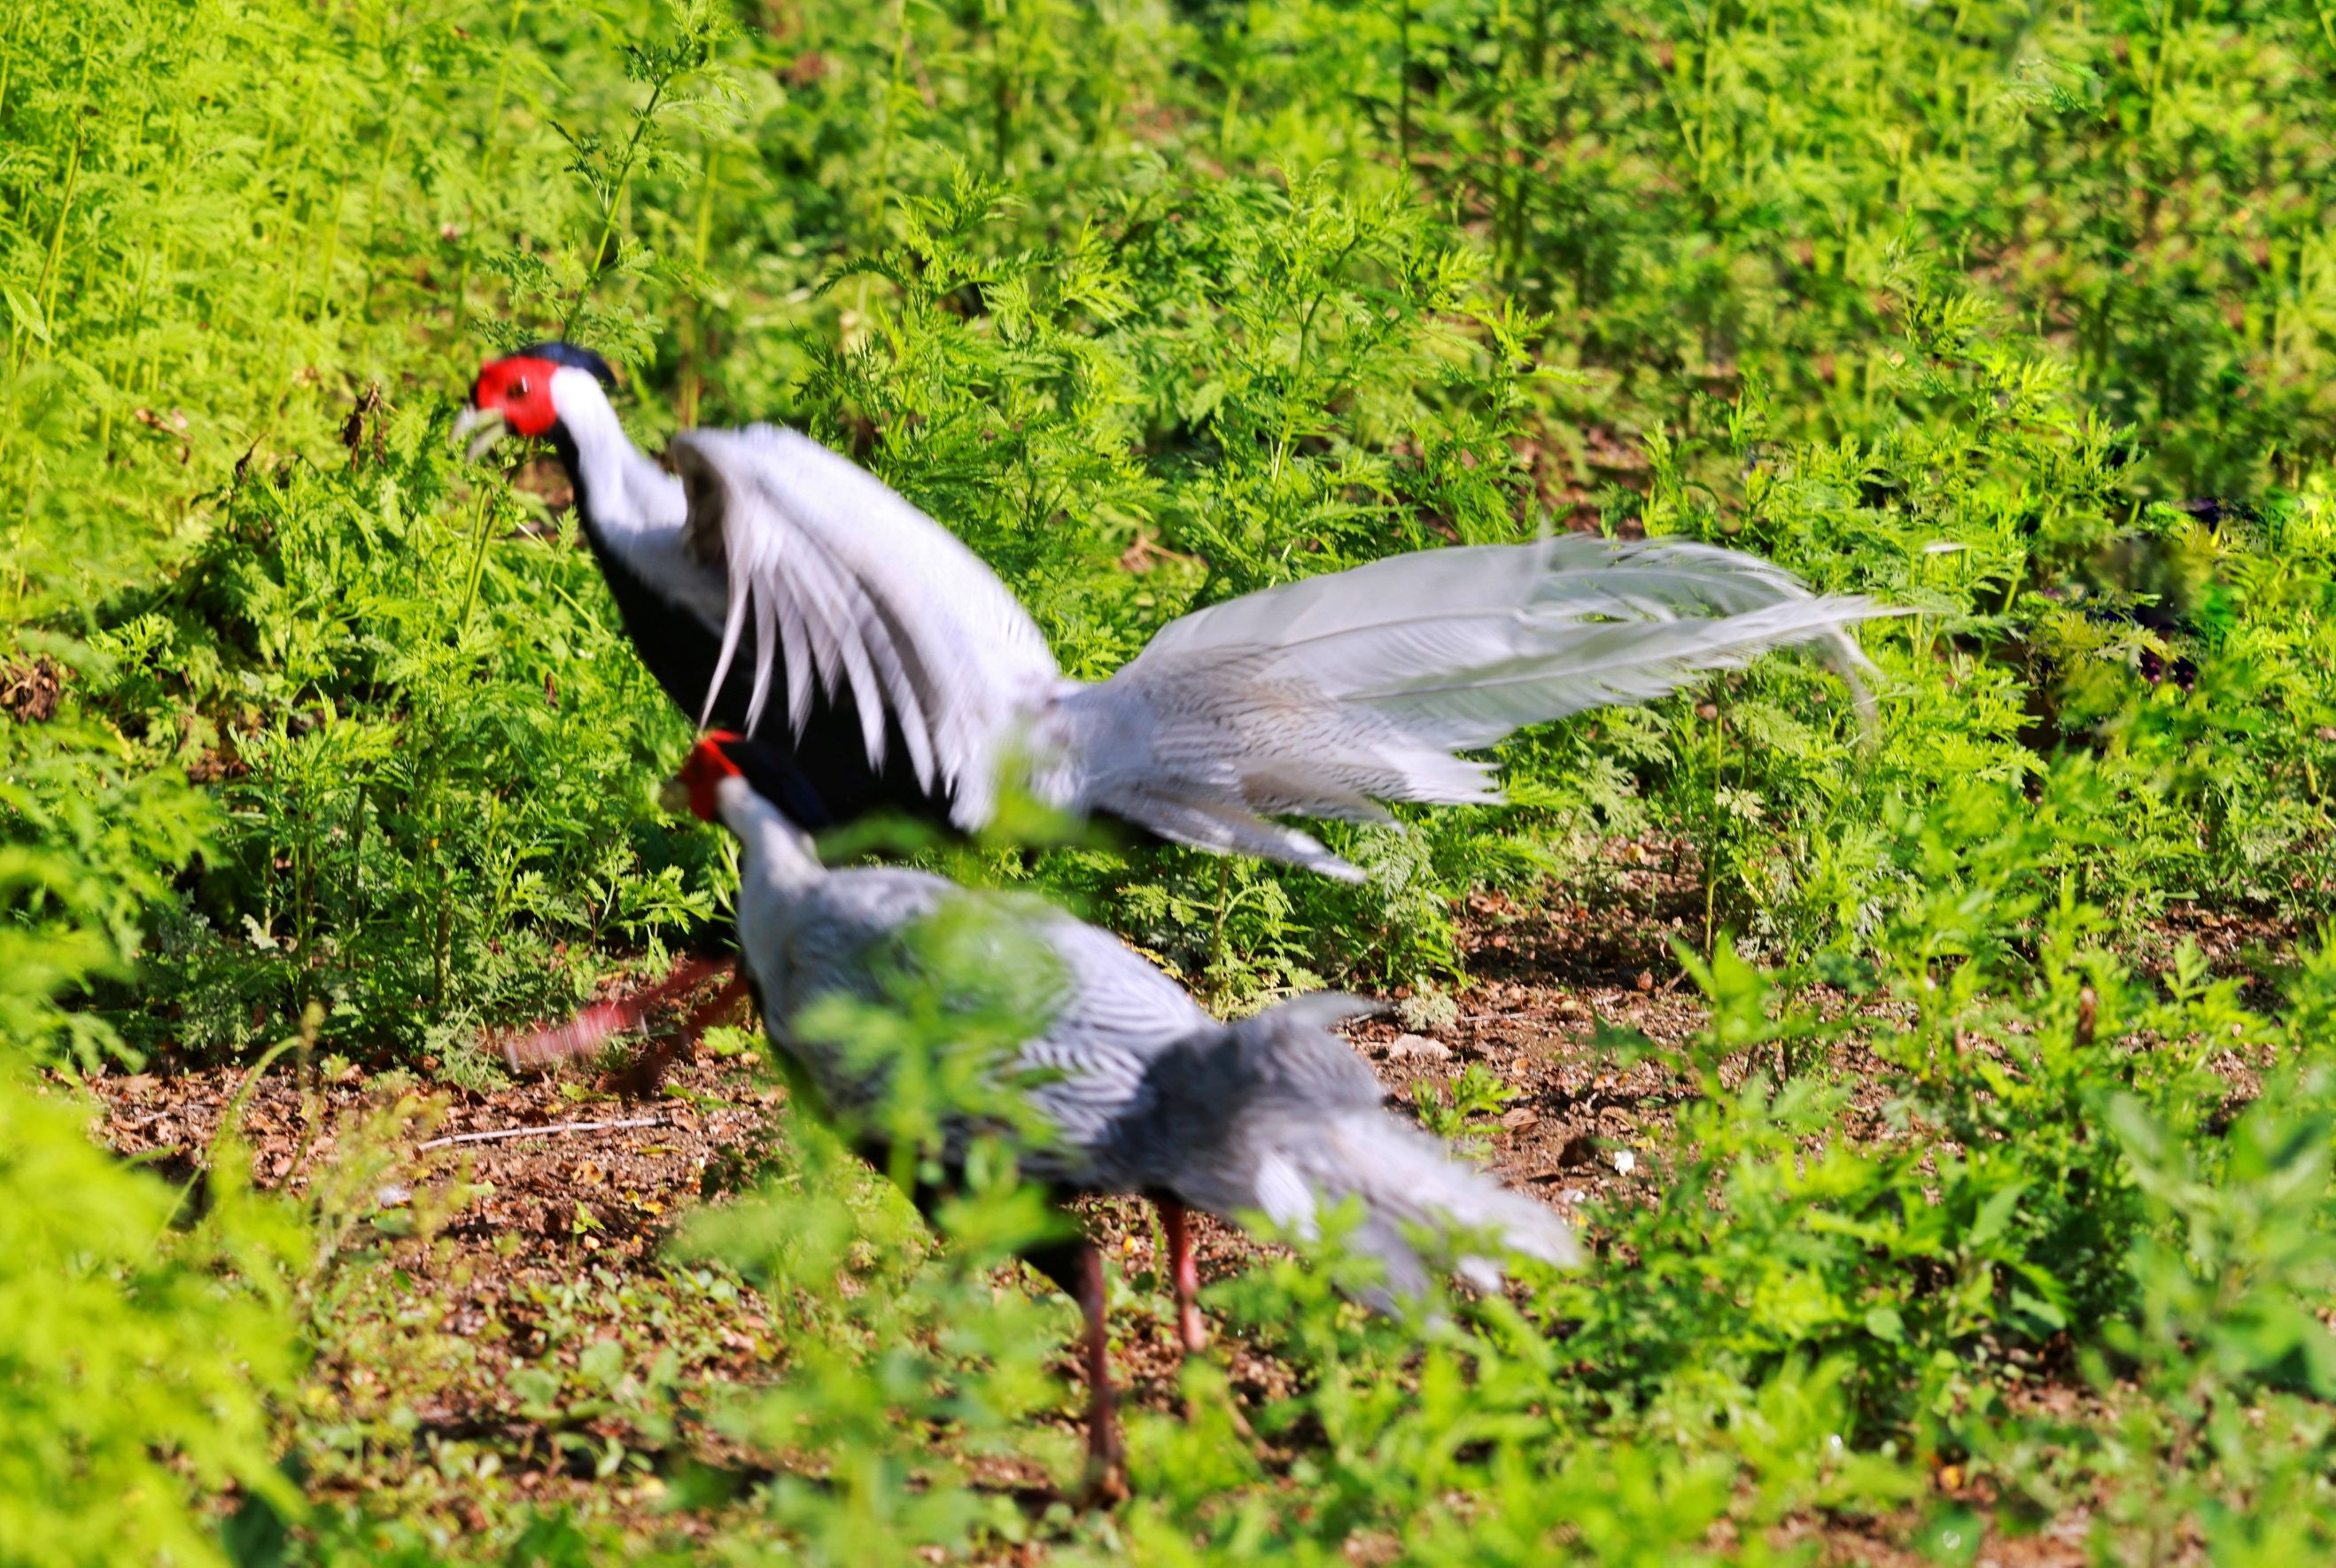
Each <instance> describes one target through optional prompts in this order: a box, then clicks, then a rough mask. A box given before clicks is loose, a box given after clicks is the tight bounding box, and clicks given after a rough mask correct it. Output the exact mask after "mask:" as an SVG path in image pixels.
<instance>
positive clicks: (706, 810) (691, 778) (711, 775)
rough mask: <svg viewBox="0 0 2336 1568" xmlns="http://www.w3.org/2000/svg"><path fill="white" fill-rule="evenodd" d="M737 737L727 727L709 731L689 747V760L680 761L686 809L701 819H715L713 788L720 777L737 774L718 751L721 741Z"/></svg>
mask: <svg viewBox="0 0 2336 1568" xmlns="http://www.w3.org/2000/svg"><path fill="white" fill-rule="evenodd" d="M737 738H738V737H737V736H736V735H732V734H731V733H730V732H729V731H728V730H720V729H717V730H712V731H709V732H707V733H706V735H703V736H701V737H700V738H699V740H698V743H697V744H696V745H695V746H693V747H691V748H690V752H689V760H688V761H687V762H686V763H683V764H682V765H681V782H682V783H684V784H687V785H688V786H689V809H690V812H691V813H693V814H694V815H696V817H697V818H698V819H699V820H701V821H704V822H709V823H710V822H714V821H716V820H717V818H718V812H719V806H718V803H717V802H716V801H715V790H716V789H717V788H719V787H720V785H721V783H722V781H723V780H724V779H726V778H736V777H737V776H738V765H737V764H736V763H734V762H732V761H731V760H730V759H729V758H728V757H727V756H725V755H723V753H722V748H723V746H724V745H726V744H728V743H729V742H731V741H735V740H736V739H737Z"/></svg>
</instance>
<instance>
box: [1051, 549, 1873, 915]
mask: <svg viewBox="0 0 2336 1568" xmlns="http://www.w3.org/2000/svg"><path fill="white" fill-rule="evenodd" d="M1890 613H1894V612H1893V611H1890V610H1887V609H1883V608H1882V607H1880V606H1877V605H1875V604H1874V603H1873V602H1872V601H1871V600H1868V599H1860V598H1845V597H1820V596H1817V595H1814V594H1811V593H1810V592H1809V591H1808V590H1807V589H1806V588H1804V587H1803V586H1802V585H1801V583H1800V582H1799V581H1798V579H1796V578H1794V577H1793V576H1792V574H1791V573H1789V572H1787V571H1785V570H1782V569H1781V568H1779V567H1777V566H1776V565H1774V564H1773V563H1771V562H1768V561H1765V560H1759V559H1758V558H1757V557H1753V556H1748V555H1745V554H1742V553H1740V552H1738V551H1735V550H1719V549H1716V548H1713V547H1711V546H1708V545H1700V544H1694V543H1683V542H1669V541H1643V542H1630V541H1611V540H1604V539H1597V538H1591V537H1586V536H1581V535H1574V536H1569V537H1566V538H1562V539H1554V540H1544V541H1540V542H1538V543H1535V544H1528V545H1483V546H1475V547H1466V548H1455V549H1450V550H1426V551H1422V552H1419V553H1416V554H1412V555H1404V556H1397V557H1393V558H1390V559H1388V560H1381V561H1376V562H1373V563H1372V564H1370V565H1368V566H1363V567H1358V568H1355V569H1354V570H1349V571H1342V572H1337V573H1333V574H1329V575H1327V576H1323V577H1318V578H1311V579H1306V580H1303V581H1299V582H1293V583H1288V584H1285V585H1283V586H1281V587H1278V588H1272V589H1264V590H1263V591H1261V592H1258V593H1253V594H1249V595H1247V596H1245V597H1243V598H1241V599H1233V600H1231V601H1229V602H1227V603H1224V604H1221V605H1216V606H1213V607H1212V608H1210V609H1203V610H1199V611H1196V612H1194V613H1193V614H1192V615H1188V616H1185V617H1184V618H1182V619H1180V620H1177V621H1175V622H1173V623H1172V624H1171V625H1169V626H1168V627H1166V628H1163V630H1162V631H1161V632H1160V634H1159V635H1158V636H1156V637H1154V638H1153V639H1152V641H1151V643H1150V645H1149V646H1147V647H1146V648H1144V651H1143V652H1142V653H1141V654H1139V655H1137V656H1136V657H1135V658H1134V659H1133V660H1131V661H1130V662H1129V663H1128V664H1127V666H1126V667H1124V668H1123V669H1122V670H1120V672H1119V673H1118V674H1117V675H1115V676H1114V677H1112V678H1111V679H1110V680H1108V681H1106V682H1105V683H1103V684H1102V685H1101V686H1097V687H1086V688H1084V689H1081V690H1078V691H1076V692H1072V693H1068V694H1066V695H1065V696H1061V697H1059V698H1057V699H1056V702H1055V703H1054V705H1053V706H1052V707H1051V708H1050V710H1049V712H1048V714H1047V716H1046V722H1045V724H1044V725H1043V726H1042V734H1044V735H1046V737H1047V739H1048V740H1049V741H1050V743H1051V744H1052V745H1053V746H1054V747H1055V748H1056V751H1057V752H1058V753H1059V754H1060V755H1062V756H1063V757H1065V758H1066V763H1065V767H1066V770H1067V771H1068V773H1069V774H1070V775H1071V776H1070V777H1069V778H1068V779H1067V780H1066V782H1064V783H1063V784H1060V785H1059V786H1058V789H1057V792H1056V793H1060V794H1067V795H1069V796H1071V797H1072V799H1073V801H1074V803H1076V805H1077V806H1078V807H1079V808H1080V809H1083V810H1086V811H1108V812H1112V813H1117V814H1119V815H1121V816H1124V817H1127V818H1129V819H1131V820H1133V821H1135V822H1138V823H1143V824H1144V825H1145V826H1147V827H1150V828H1151V829H1153V831H1154V832H1156V833H1161V834H1162V835H1163V836H1164V837H1168V838H1172V839H1177V840H1180V841H1182V842H1187V843H1194V844H1199V845H1201V846H1202V847H1204V848H1210V849H1216V850H1237V851H1242V852H1249V853H1252V854H1261V855H1270V856H1272V857H1274V858H1276V859H1281V860H1289V861H1293V862H1297V863H1299V864H1301V865H1306V866H1309V867H1311V868H1312V869H1314V870H1317V871H1320V872H1325V873H1327V874H1329V875H1333V876H1338V875H1344V876H1348V877H1352V876H1353V875H1354V874H1355V873H1354V872H1353V871H1352V869H1351V868H1349V867H1348V866H1346V865H1345V863H1344V862H1341V861H1339V860H1338V858H1337V857H1336V856H1334V855H1331V854H1330V853H1329V851H1327V850H1325V849H1324V848H1323V847H1322V846H1321V845H1320V844H1319V842H1316V841H1315V840H1314V839H1312V838H1311V837H1310V836H1309V835H1307V834H1305V833H1298V832H1296V831H1295V830H1292V829H1289V828H1286V827H1283V826H1281V825H1280V824H1278V823H1271V822H1268V821H1266V820H1264V819H1265V818H1267V817H1269V816H1274V815H1283V814H1288V815H1302V816H1320V817H1336V818H1342V819H1345V820H1348V821H1368V820H1371V819H1373V818H1377V817H1382V816H1384V814H1385V813H1384V812H1383V810H1382V809H1381V808H1380V807H1379V806H1378V805H1377V802H1380V801H1416V802H1424V803H1475V802H1490V801H1496V800H1498V799H1499V798H1500V795H1499V791H1498V789H1497V787H1496V786H1495V784H1494V780H1493V776H1492V772H1493V770H1492V769H1491V767H1490V766H1489V765H1485V764H1483V763H1478V762H1471V761H1467V760H1465V759H1463V758H1461V757H1458V756H1455V755H1453V754H1454V753H1455V752H1457V751H1465V750H1470V749H1474V748H1476V747H1481V746H1486V745H1493V744H1494V743H1495V742H1497V741H1498V740H1500V739H1501V738H1502V737H1503V736H1504V735H1508V734H1510V733H1511V732H1513V731H1514V730H1516V729H1517V728H1519V727H1520V726H1524V725H1529V724H1538V723H1543V722H1546V721H1548V720H1551V719H1556V718H1562V717H1565V716H1568V715H1570V714H1574V713H1579V712H1582V710H1584V709H1586V708H1591V707H1598V706H1605V705H1608V704H1612V703H1628V702H1642V701H1645V700H1647V699H1649V698H1650V697H1655V696H1662V695H1663V694H1665V693H1667V692H1669V691H1671V690H1673V689H1675V688H1676V687H1679V685H1680V684H1681V683H1682V682H1684V681H1687V680H1689V679H1690V678H1691V677H1694V676H1696V675H1697V674H1698V673H1700V672H1703V671H1707V670H1715V669H1732V668H1737V667H1740V666H1742V665H1745V664H1747V663H1749V662H1750V661H1751V660H1752V659H1754V658H1756V657H1758V656H1759V655H1761V654H1763V653H1766V652H1768V651H1769V650H1771V649H1774V648H1787V647H1792V646H1795V645H1813V646H1814V647H1815V648H1816V649H1817V650H1818V651H1819V652H1820V653H1822V654H1824V655H1825V656H1826V657H1830V658H1831V659H1832V661H1833V662H1834V663H1835V667H1837V668H1839V669H1840V670H1841V671H1842V672H1843V674H1844V677H1848V678H1850V679H1851V680H1852V681H1853V684H1854V672H1855V671H1856V670H1857V669H1858V668H1859V667H1862V666H1864V662H1865V661H1864V657H1863V656H1862V655H1861V654H1860V653H1859V652H1858V650H1857V647H1856V644H1855V643H1854V641H1852V640H1851V638H1849V636H1848V634H1847V628H1849V627H1851V626H1853V625H1854V624H1856V623H1857V622H1858V621H1861V620H1864V619H1865V618H1869V617H1873V616H1876V615H1883V614H1890ZM1861 698H1862V692H1861Z"/></svg>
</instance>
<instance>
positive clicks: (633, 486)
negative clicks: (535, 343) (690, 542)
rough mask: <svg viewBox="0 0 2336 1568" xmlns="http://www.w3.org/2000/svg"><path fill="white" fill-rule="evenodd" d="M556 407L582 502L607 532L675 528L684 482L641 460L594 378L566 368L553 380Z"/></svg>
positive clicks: (680, 514)
mask: <svg viewBox="0 0 2336 1568" xmlns="http://www.w3.org/2000/svg"><path fill="white" fill-rule="evenodd" d="M551 399H552V406H553V407H555V408H557V409H558V410H559V411H560V424H563V425H565V426H566V427H567V430H568V439H569V441H571V442H573V443H575V446H576V473H575V480H576V483H577V486H578V488H579V490H581V491H582V492H583V494H582V496H581V497H579V500H580V501H581V502H583V504H585V505H587V506H589V508H590V511H591V517H592V521H593V523H594V524H595V525H596V526H598V527H599V528H601V529H604V530H615V531H629V530H633V529H639V528H647V527H652V526H655V527H672V526H675V525H676V524H678V523H679V522H680V521H682V519H683V517H684V516H685V515H686V513H687V511H688V503H687V501H686V498H685V497H684V496H683V494H682V489H681V482H680V481H679V480H677V479H676V478H674V476H673V475H671V474H669V473H667V472H665V470H663V469H661V468H659V467H658V466H657V464H656V463H652V462H650V461H649V460H648V459H647V458H646V457H644V456H642V455H641V452H640V449H639V448H638V447H637V446H635V445H634V444H633V442H632V437H630V436H628V435H627V434H626V433H625V427H624V425H623V424H620V423H618V419H617V411H616V410H615V409H614V408H612V407H610V406H609V404H608V394H607V393H605V392H603V391H602V390H601V389H600V384H599V382H598V381H596V380H594V379H593V377H592V373H591V372H589V371H588V370H578V369H576V368H575V367H573V366H572V365H562V366H561V367H560V369H558V370H556V371H554V372H553V373H552V376H551Z"/></svg>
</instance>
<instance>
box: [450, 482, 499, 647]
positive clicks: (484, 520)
mask: <svg viewBox="0 0 2336 1568" xmlns="http://www.w3.org/2000/svg"><path fill="white" fill-rule="evenodd" d="M489 500H490V498H489V496H488V494H487V490H486V486H484V485H481V486H480V487H479V518H478V522H477V524H476V525H475V527H474V528H473V529H472V539H471V572H470V579H469V580H468V581H467V582H465V583H464V584H463V585H462V614H461V615H460V616H458V617H456V618H455V621H454V638H455V640H456V641H457V642H460V641H461V640H462V638H463V636H464V635H465V634H467V633H468V632H469V631H470V629H471V610H472V607H473V606H475V605H476V604H477V603H478V601H479V578H480V576H481V575H482V573H483V572H484V571H485V570H486V565H487V528H488V525H489V523H490V522H491V521H492V519H493V516H494V509H493V507H492V506H491V505H490V504H489Z"/></svg>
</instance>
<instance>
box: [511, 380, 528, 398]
mask: <svg viewBox="0 0 2336 1568" xmlns="http://www.w3.org/2000/svg"><path fill="white" fill-rule="evenodd" d="M511 394H512V395H513V396H516V397H525V396H526V395H527V378H526V377H525V376H521V378H520V380H519V382H518V384H517V385H514V386H513V387H512V388H511Z"/></svg>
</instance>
